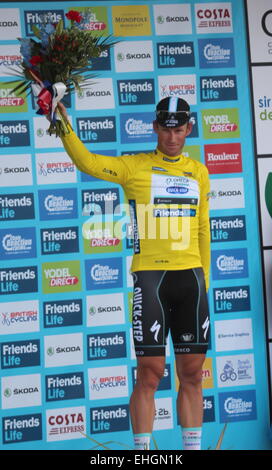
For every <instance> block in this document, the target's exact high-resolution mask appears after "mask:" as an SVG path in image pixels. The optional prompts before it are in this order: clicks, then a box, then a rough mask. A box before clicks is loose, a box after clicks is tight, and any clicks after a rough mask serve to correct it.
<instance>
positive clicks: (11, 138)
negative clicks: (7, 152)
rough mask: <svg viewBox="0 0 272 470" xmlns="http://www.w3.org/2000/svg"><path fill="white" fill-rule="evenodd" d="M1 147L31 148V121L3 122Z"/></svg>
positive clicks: (1, 123) (1, 126)
mask: <svg viewBox="0 0 272 470" xmlns="http://www.w3.org/2000/svg"><path fill="white" fill-rule="evenodd" d="M0 145H1V147H2V148H4V147H27V146H29V145H30V134H29V121H24V120H23V121H1V122H0Z"/></svg>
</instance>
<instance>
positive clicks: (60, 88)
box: [11, 9, 118, 136]
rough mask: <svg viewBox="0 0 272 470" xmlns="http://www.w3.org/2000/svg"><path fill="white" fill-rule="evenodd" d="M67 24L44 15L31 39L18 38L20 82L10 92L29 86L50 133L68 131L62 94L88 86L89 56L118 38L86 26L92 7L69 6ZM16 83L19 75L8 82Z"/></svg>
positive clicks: (96, 54)
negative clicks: (61, 107)
mask: <svg viewBox="0 0 272 470" xmlns="http://www.w3.org/2000/svg"><path fill="white" fill-rule="evenodd" d="M65 16H66V17H67V19H68V20H70V26H69V27H68V28H65V27H64V23H63V21H62V20H60V21H59V22H58V23H57V24H52V23H50V22H49V21H47V20H46V17H44V22H43V23H42V25H41V26H40V27H37V26H33V27H32V30H33V33H34V35H35V38H34V39H32V38H31V39H24V38H18V39H19V41H20V43H21V47H20V52H21V54H22V56H23V62H22V64H21V66H20V68H21V69H22V70H21V71H20V73H19V75H18V73H15V75H17V76H18V77H19V84H18V85H17V86H16V87H15V88H14V89H13V90H12V91H13V92H16V91H17V92H20V93H22V92H24V91H26V90H29V91H30V93H31V92H32V93H33V95H34V96H35V97H36V98H37V104H38V106H39V109H38V111H37V113H38V114H45V115H47V116H48V118H49V120H50V121H51V124H50V127H49V129H48V132H49V134H50V135H51V134H56V136H59V135H61V133H62V132H68V129H67V126H66V123H65V119H64V118H63V116H62V114H61V112H60V111H59V110H58V108H57V105H58V102H59V101H60V100H61V99H62V98H63V96H64V95H65V94H67V93H69V92H74V91H75V90H77V91H80V90H81V88H83V87H84V86H90V82H89V79H90V78H93V77H94V76H95V75H93V74H90V73H89V72H90V70H91V69H92V63H91V60H92V59H93V58H96V57H99V56H100V54H101V53H102V52H103V51H104V50H106V49H109V48H110V47H112V46H113V45H114V44H116V43H117V42H118V41H117V40H113V38H112V37H111V36H107V37H103V36H99V37H94V36H93V32H92V31H90V30H89V29H88V23H89V21H90V16H91V11H90V10H89V9H86V11H85V12H84V13H83V14H80V13H79V12H78V11H74V10H70V11H69V12H68V13H67V14H66V15H65ZM15 82H16V83H17V82H18V79H17V80H15V81H13V82H11V83H15Z"/></svg>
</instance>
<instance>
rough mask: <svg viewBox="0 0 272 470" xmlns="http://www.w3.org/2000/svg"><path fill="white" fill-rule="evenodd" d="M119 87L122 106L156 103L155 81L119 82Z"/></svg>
mask: <svg viewBox="0 0 272 470" xmlns="http://www.w3.org/2000/svg"><path fill="white" fill-rule="evenodd" d="M117 86H118V97H119V104H120V106H123V105H137V104H153V103H154V102H155V85H154V80H153V79H137V80H117Z"/></svg>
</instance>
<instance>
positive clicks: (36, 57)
mask: <svg viewBox="0 0 272 470" xmlns="http://www.w3.org/2000/svg"><path fill="white" fill-rule="evenodd" d="M29 62H30V63H31V65H33V66H34V67H35V65H38V64H40V63H41V62H43V58H42V57H41V56H40V55H33V56H32V57H31V59H30V60H29Z"/></svg>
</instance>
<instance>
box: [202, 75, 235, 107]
mask: <svg viewBox="0 0 272 470" xmlns="http://www.w3.org/2000/svg"><path fill="white" fill-rule="evenodd" d="M200 100H201V101H204V102H209V101H231V100H237V79H236V75H218V76H205V77H200Z"/></svg>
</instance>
